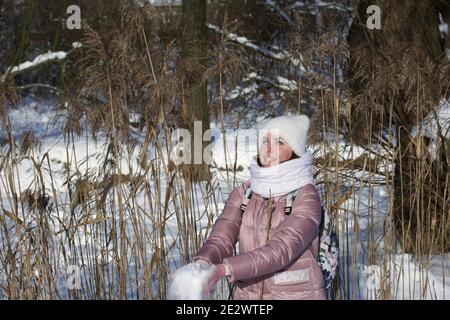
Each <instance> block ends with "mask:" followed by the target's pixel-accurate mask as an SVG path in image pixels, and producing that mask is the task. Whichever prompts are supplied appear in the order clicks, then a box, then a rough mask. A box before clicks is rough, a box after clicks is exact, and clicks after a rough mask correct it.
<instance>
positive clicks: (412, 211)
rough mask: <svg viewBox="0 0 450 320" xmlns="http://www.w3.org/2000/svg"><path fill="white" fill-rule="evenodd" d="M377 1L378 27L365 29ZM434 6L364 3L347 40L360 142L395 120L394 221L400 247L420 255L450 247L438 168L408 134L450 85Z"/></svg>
mask: <svg viewBox="0 0 450 320" xmlns="http://www.w3.org/2000/svg"><path fill="white" fill-rule="evenodd" d="M372 4H376V5H378V6H379V7H380V9H381V29H379V30H369V29H368V28H367V26H366V19H367V17H368V14H367V13H366V9H367V7H368V6H369V5H372ZM437 4H438V2H435V1H432V0H429V1H420V2H417V3H416V2H414V3H413V2H406V1H405V2H403V1H381V0H380V1H367V0H363V1H361V2H360V5H359V8H358V14H357V17H356V18H355V20H354V22H353V25H352V27H351V28H350V32H349V35H348V39H347V40H348V44H349V47H350V52H351V59H350V72H349V74H350V81H351V89H352V95H353V100H354V106H355V107H354V108H352V112H353V119H354V120H355V123H356V125H355V126H354V130H353V131H354V135H355V138H356V139H355V140H357V141H358V142H359V143H363V144H366V143H368V142H369V141H370V140H369V138H370V137H371V138H372V139H373V138H375V140H372V142H376V134H377V133H378V132H379V131H380V130H383V129H386V128H388V127H389V125H390V124H389V123H388V121H387V120H388V119H389V117H390V115H392V121H393V123H392V125H393V127H394V128H396V138H397V139H396V140H397V144H396V147H395V150H394V151H395V152H394V154H395V155H396V156H395V176H394V186H393V187H394V207H393V221H394V224H395V229H396V233H397V236H398V238H399V240H400V243H401V245H402V247H403V249H404V250H405V251H406V252H415V253H419V254H422V253H427V252H429V251H431V250H432V249H437V250H440V249H442V248H444V249H445V248H447V249H448V246H449V242H448V240H449V239H448V227H444V228H442V230H441V231H438V226H445V219H446V217H445V214H443V212H444V210H445V207H443V206H442V199H445V194H446V193H445V192H446V191H445V190H446V189H447V187H445V182H443V181H444V180H445V179H444V180H443V181H441V179H440V177H439V175H440V174H442V171H440V169H439V168H440V167H441V164H440V163H438V162H435V161H434V162H433V161H432V160H431V159H430V157H429V154H427V153H426V152H423V151H424V150H426V148H424V144H423V143H422V144H421V142H419V143H418V142H417V141H418V140H415V139H414V138H413V137H412V135H411V131H412V128H413V127H414V126H415V125H417V124H418V123H420V122H421V121H422V120H423V119H424V117H425V116H426V115H427V114H428V113H429V112H430V111H431V110H432V109H433V108H435V107H436V105H437V103H438V101H439V99H440V98H441V97H442V96H443V95H444V90H443V88H444V87H445V86H447V85H448V84H449V83H448V76H445V73H443V72H442V70H443V68H442V63H443V61H444V59H445V55H444V50H443V49H444V48H445V47H444V45H443V42H442V41H441V39H440V35H439V28H438V24H439V14H438V13H439V7H438V5H437ZM443 75H444V76H443ZM391 111H392V113H390V112H391ZM369 120H370V124H369ZM361 133H364V134H361ZM420 141H422V140H420ZM422 170H423V171H422ZM424 172H426V173H427V174H425V173H424ZM430 173H431V174H430ZM447 192H448V191H447ZM440 216H443V217H440Z"/></svg>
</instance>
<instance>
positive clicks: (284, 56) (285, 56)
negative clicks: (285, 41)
mask: <svg viewBox="0 0 450 320" xmlns="http://www.w3.org/2000/svg"><path fill="white" fill-rule="evenodd" d="M207 26H208V28H209V29H211V30H213V31H215V32H217V33H220V34H223V35H225V36H226V37H227V38H228V39H230V40H231V41H234V42H237V43H239V44H242V45H244V46H246V47H248V48H251V49H253V50H255V51H257V52H259V53H261V54H263V55H265V56H266V57H269V58H272V59H275V60H280V61H283V60H288V61H290V62H291V63H292V64H293V65H294V66H298V65H301V57H300V60H299V59H297V58H294V57H293V56H292V55H291V54H289V53H288V52H286V51H279V52H275V51H272V50H268V49H265V48H263V47H261V46H258V45H256V44H254V43H253V42H252V41H251V40H249V39H247V38H246V37H243V36H238V35H237V34H235V33H232V32H227V31H224V30H222V29H220V28H219V27H218V26H216V25H213V24H211V23H207ZM301 71H302V72H304V71H305V68H304V67H303V65H301Z"/></svg>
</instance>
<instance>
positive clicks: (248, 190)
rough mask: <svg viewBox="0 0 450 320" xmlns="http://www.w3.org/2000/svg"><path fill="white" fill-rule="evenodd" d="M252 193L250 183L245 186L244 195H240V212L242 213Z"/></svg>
mask: <svg viewBox="0 0 450 320" xmlns="http://www.w3.org/2000/svg"><path fill="white" fill-rule="evenodd" d="M252 195H253V192H252V189H251V188H250V185H248V186H247V188H246V189H245V193H244V196H243V197H242V203H241V207H240V209H241V214H244V212H245V209H247V204H248V202H249V201H250V199H251V197H252Z"/></svg>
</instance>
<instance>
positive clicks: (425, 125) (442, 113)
mask: <svg viewBox="0 0 450 320" xmlns="http://www.w3.org/2000/svg"><path fill="white" fill-rule="evenodd" d="M419 133H421V134H422V135H423V136H425V137H428V138H430V139H431V144H430V146H429V152H430V155H431V157H432V159H435V158H436V152H437V150H438V148H439V146H440V143H441V138H440V135H441V134H442V136H443V137H445V139H446V140H448V139H450V99H449V100H444V99H442V100H441V101H440V102H439V104H438V106H437V107H436V108H435V110H432V111H431V112H430V113H429V114H428V115H427V116H426V117H425V119H424V120H423V121H422V122H421V123H419V125H418V126H414V128H413V130H412V132H411V135H412V136H413V137H416V136H417V135H418V134H419Z"/></svg>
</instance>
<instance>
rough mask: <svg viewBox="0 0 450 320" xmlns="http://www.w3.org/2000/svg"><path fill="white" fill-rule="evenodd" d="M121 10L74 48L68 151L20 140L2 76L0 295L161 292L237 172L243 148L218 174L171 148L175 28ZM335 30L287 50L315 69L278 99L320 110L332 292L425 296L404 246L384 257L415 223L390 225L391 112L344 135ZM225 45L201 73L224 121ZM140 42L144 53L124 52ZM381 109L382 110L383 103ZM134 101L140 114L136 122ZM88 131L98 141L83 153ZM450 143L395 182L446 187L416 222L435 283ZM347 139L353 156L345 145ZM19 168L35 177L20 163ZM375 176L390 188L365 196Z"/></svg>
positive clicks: (146, 295) (318, 136)
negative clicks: (175, 158)
mask: <svg viewBox="0 0 450 320" xmlns="http://www.w3.org/2000/svg"><path fill="white" fill-rule="evenodd" d="M122 10H123V14H124V20H123V21H122V24H121V25H120V24H119V25H114V24H111V25H107V26H105V30H103V31H96V30H93V29H90V28H89V27H88V26H86V30H87V33H86V38H85V39H84V41H83V45H84V46H85V55H84V56H83V57H82V59H81V60H80V63H81V66H82V68H81V69H82V70H83V72H82V73H81V74H80V75H79V79H77V81H75V83H76V84H77V86H78V87H76V92H79V93H80V94H79V95H78V96H76V97H73V96H72V97H70V99H68V100H67V104H63V105H62V106H64V105H66V106H69V108H68V109H66V110H64V109H60V110H59V111H60V112H61V113H63V114H64V115H65V116H66V126H65V132H64V136H63V137H62V139H63V141H64V146H65V149H64V153H65V154H64V156H60V158H64V161H63V163H62V164H61V163H58V162H57V161H54V159H52V158H51V157H50V154H51V153H46V152H39V150H38V148H37V144H36V140H35V139H34V138H33V136H32V135H30V134H24V135H23V136H22V139H20V140H17V139H15V138H14V135H13V130H12V128H11V124H10V122H9V118H8V111H9V109H10V108H11V107H13V106H14V103H15V102H16V101H17V97H16V94H15V92H14V85H13V84H10V83H9V82H8V85H6V83H2V85H1V90H2V91H1V92H0V104H1V108H2V109H1V110H0V117H1V120H2V124H3V125H4V128H5V131H6V132H7V137H8V138H7V140H6V141H5V143H4V144H3V145H2V148H1V150H0V152H1V153H0V201H1V202H0V206H1V207H0V210H1V211H0V228H1V231H0V246H1V250H0V262H1V272H0V298H2V299H165V298H166V295H167V286H168V279H169V274H170V272H171V271H173V270H175V269H176V268H177V267H180V266H181V265H182V264H185V263H188V262H189V261H190V260H191V257H192V255H193V253H195V252H196V251H197V250H198V249H199V248H200V246H201V245H202V243H203V241H204V239H205V237H206V236H207V234H208V232H209V231H210V230H211V228H212V225H213V223H214V221H215V218H216V217H217V215H218V214H220V211H221V209H222V204H223V202H224V201H225V200H226V198H227V195H228V193H229V192H230V190H231V189H232V188H233V187H234V186H235V185H237V184H238V183H240V182H241V181H240V179H239V175H238V174H237V171H238V170H237V166H238V162H237V161H238V157H237V155H233V154H231V155H230V157H227V159H226V162H227V165H226V166H225V171H223V170H217V168H211V169H212V171H213V173H214V174H213V177H212V179H211V180H210V181H203V182H196V181H194V180H190V179H189V176H186V175H185V174H184V173H183V170H182V168H181V167H178V166H176V165H174V164H173V163H171V162H170V161H169V160H168V154H170V152H171V151H172V147H173V139H172V137H171V133H172V131H173V128H175V127H176V126H177V120H176V119H177V117H176V115H177V114H179V113H182V112H183V110H185V109H184V102H183V101H184V98H185V96H184V93H183V91H182V90H181V88H180V87H179V83H180V82H179V81H178V80H179V78H178V75H179V74H180V73H182V72H183V68H189V62H188V61H183V60H182V58H181V56H180V53H179V48H180V46H179V44H178V43H177V41H176V40H174V41H171V42H168V43H164V42H162V41H159V39H157V37H156V35H155V34H152V33H151V32H149V31H148V30H147V29H146V28H145V27H144V25H143V22H142V20H141V18H140V17H139V15H135V13H134V12H133V11H132V9H131V8H128V7H126V6H125V7H123V8H122ZM293 36H294V37H295V34H294V35H293ZM335 36H336V35H333V34H330V37H328V38H327V37H323V38H322V39H321V40H322V41H321V42H319V43H318V44H317V45H313V44H311V46H306V45H304V46H303V47H302V48H299V47H298V46H293V48H291V49H292V50H297V51H295V52H294V54H298V53H299V52H300V51H301V53H302V54H303V56H304V57H305V60H304V66H305V67H306V68H307V70H308V72H307V73H306V79H305V78H302V77H299V78H296V79H298V82H299V90H297V91H293V92H292V93H291V94H290V95H288V97H286V101H288V102H292V104H291V105H292V106H293V107H292V108H288V109H292V110H296V111H304V110H303V107H304V105H305V103H304V102H302V99H303V98H302V97H308V99H311V101H313V102H314V103H316V105H318V107H319V109H318V111H317V112H316V113H315V114H314V116H313V121H314V122H313V123H314V126H313V128H312V132H311V138H312V139H311V142H312V144H311V148H312V149H313V151H314V154H315V177H316V182H317V187H318V189H319V190H320V192H321V197H322V200H323V203H324V205H325V206H326V208H327V209H328V211H329V212H331V213H332V214H333V215H335V218H336V221H338V226H339V228H338V233H339V240H340V250H341V260H340V270H339V271H340V273H339V277H338V278H337V279H336V281H335V283H334V287H333V291H334V295H335V298H337V299H355V298H361V297H366V298H377V299H392V298H403V297H410V298H418V299H420V298H424V297H427V294H428V296H429V294H430V291H431V292H432V291H433V289H434V288H433V284H432V283H431V282H430V279H429V278H427V277H428V276H427V274H421V273H420V271H418V270H412V269H410V268H409V267H408V266H410V265H412V263H413V261H412V260H411V259H409V258H408V256H405V257H404V259H403V258H402V259H401V260H400V261H401V262H400V265H396V266H395V267H396V268H397V269H395V268H393V266H392V265H393V263H397V261H396V260H393V259H395V255H396V254H398V253H399V252H401V248H403V247H405V244H404V243H402V242H405V241H409V239H408V236H407V235H408V233H410V232H411V231H410V228H409V225H408V223H404V224H402V228H403V229H401V231H402V232H400V233H399V232H398V229H396V228H395V227H394V221H393V204H394V201H393V198H394V187H393V178H394V176H393V175H394V172H395V171H393V167H394V166H395V165H396V164H397V163H398V161H397V160H398V157H399V156H400V155H399V153H398V149H397V148H395V145H393V144H392V143H391V142H390V141H391V140H390V138H392V137H396V132H395V130H393V128H392V122H389V121H388V123H389V125H388V126H387V127H386V128H382V129H385V131H383V134H382V132H381V128H380V127H379V126H376V125H375V124H373V126H372V123H371V122H370V121H369V122H368V125H367V128H366V129H367V132H373V133H374V134H373V136H374V137H375V138H373V139H372V138H370V139H369V141H370V142H369V144H368V145H363V144H361V143H360V141H359V140H357V139H354V138H353V137H354V136H353V135H351V134H349V131H351V128H352V127H353V125H354V123H353V121H355V119H354V118H352V117H351V114H352V113H351V108H352V105H351V100H350V99H348V97H349V94H348V90H346V87H345V84H344V83H342V82H341V81H339V74H338V67H339V66H340V65H341V63H345V59H346V56H347V54H348V52H346V49H345V47H342V46H340V45H339V44H338V43H336V42H335ZM220 43H221V44H220ZM219 44H220V45H219V46H218V49H217V51H216V53H217V54H216V55H215V56H216V57H217V59H216V61H215V63H214V67H212V68H210V69H209V70H208V72H207V73H206V76H205V78H207V79H215V81H214V85H215V90H217V91H215V97H216V99H215V100H214V101H215V103H216V105H217V108H216V109H215V110H217V114H218V115H219V120H220V124H221V126H222V128H225V121H224V118H225V114H226V111H227V108H226V105H225V102H224V97H223V95H222V89H223V87H224V82H225V80H224V79H225V78H226V77H228V76H231V75H233V73H240V72H241V70H243V69H245V64H246V62H245V61H242V59H240V58H239V56H240V55H244V54H245V53H244V52H242V51H241V50H240V49H236V51H231V54H229V51H227V52H225V51H224V50H221V49H220V48H224V47H226V46H229V45H230V44H229V43H228V42H227V41H226V40H225V39H224V38H222V39H221V41H219ZM139 46H140V47H141V48H144V51H139V50H135V49H133V48H137V47H139ZM143 53H144V54H143ZM313 57H314V58H313ZM227 67H229V68H228V69H227ZM317 67H319V68H317ZM230 72H231V75H230ZM324 74H326V75H331V77H330V76H324ZM231 80H232V79H231ZM383 108H386V110H387V114H388V115H390V114H391V113H390V112H391V111H392V110H391V109H390V106H389V105H386V106H383ZM372 112H373V111H369V112H367V114H366V115H365V116H366V118H367V119H369V120H370V119H372V116H374V114H372ZM134 113H137V114H139V119H138V121H135V122H130V120H129V119H130V116H131V115H132V114H134ZM356 120H357V119H356ZM238 123H239V119H238ZM386 132H387V135H386ZM339 134H341V135H342V137H343V138H345V139H344V140H342V139H340V136H339ZM442 134H443V135H444V133H442ZM91 137H92V138H91ZM371 137H372V135H371ZM92 139H94V140H96V141H98V142H99V143H100V144H101V145H102V147H101V148H98V149H97V150H96V151H91V149H90V147H91V146H92V141H93V140H92ZM397 139H398V137H397ZM83 140H84V142H83V147H84V148H83V149H85V150H83V155H81V154H80V153H81V151H80V150H82V148H80V146H81V145H82V143H81V141H83ZM411 141H412V143H417V144H419V145H420V146H421V148H419V149H418V150H420V151H421V152H424V153H427V152H428V149H427V148H424V147H423V146H424V138H423V136H420V135H419V136H418V137H417V138H415V139H411ZM236 143H237V140H236ZM446 143H447V145H446V146H445V147H443V148H444V149H439V151H438V152H439V153H438V154H437V156H436V158H437V159H442V158H444V159H445V161H443V162H441V165H442V166H443V168H444V171H436V169H435V165H436V163H433V162H431V161H428V160H427V161H419V160H418V161H415V162H411V163H410V167H408V170H409V172H410V178H411V180H408V181H402V183H403V184H405V185H406V184H410V183H411V181H417V180H420V181H423V183H422V184H414V186H415V187H414V188H412V189H409V190H410V191H409V192H410V193H409V194H408V195H406V194H405V198H406V196H407V197H408V201H409V199H420V198H421V197H422V195H423V193H424V192H425V191H427V192H428V191H432V190H433V186H434V187H435V188H444V190H439V194H443V195H444V196H445V198H443V199H439V201H441V204H443V205H441V206H439V207H438V208H439V209H438V212H436V214H440V215H441V217H444V218H443V219H439V220H435V221H434V222H433V221H431V223H427V224H423V225H418V226H416V229H415V230H416V232H417V235H418V236H417V237H415V241H416V245H415V246H414V250H413V252H412V253H413V255H414V257H415V259H416V260H415V261H414V265H416V264H417V265H421V266H424V267H426V266H427V265H428V264H429V263H430V259H431V257H436V256H438V257H439V256H440V257H441V258H442V264H441V270H440V271H442V275H444V276H443V277H444V278H443V279H440V280H442V281H444V282H445V281H446V279H445V274H446V273H447V274H448V268H449V266H448V257H447V256H446V254H447V251H448V250H447V249H448V248H445V247H444V246H442V245H440V244H439V242H437V241H436V239H435V238H431V239H427V238H426V237H432V235H433V234H436V235H438V237H443V238H445V237H448V234H449V206H448V205H449V201H448V194H449V190H448V186H449V183H448V141H447V142H446ZM343 150H345V151H346V152H348V154H349V156H348V157H343V156H342V154H343ZM361 150H363V151H361ZM442 150H444V151H445V152H444V153H442ZM225 153H226V152H225ZM359 153H361V154H359ZM426 159H429V158H426ZM26 166H28V167H29V168H31V176H32V179H28V178H27V177H28V174H29V173H28V172H25V171H24V170H23V168H24V167H26ZM405 176H406V175H403V177H405ZM23 181H31V182H29V183H27V184H23ZM438 181H443V183H442V182H439V183H437V182H438ZM380 187H382V188H383V190H384V192H385V195H384V196H381V198H385V199H386V201H385V202H382V203H381V204H380V203H376V202H375V203H372V202H371V201H375V200H376V199H377V197H376V193H377V192H378V190H379V188H380ZM442 191H443V192H442ZM435 192H436V193H437V191H436V190H435ZM367 195H369V196H368V197H367ZM372 195H375V196H374V197H372ZM430 205H431V204H429V205H428V206H426V205H420V206H418V202H417V201H412V200H411V202H410V206H411V210H413V211H414V212H416V214H417V216H419V217H421V219H422V220H424V219H425V220H426V219H430V217H431V216H430V214H429V212H430V211H429V206H430ZM362 212H364V216H362V214H361V213H362ZM361 221H365V223H366V225H364V224H362V223H361ZM363 227H364V230H361V229H362V228H363ZM428 228H432V230H431V231H432V232H430V230H429V229H428ZM379 235H381V237H379ZM424 248H426V250H424ZM400 257H401V256H400ZM363 266H365V267H368V266H376V267H378V268H379V269H377V270H380V271H381V273H380V277H379V279H378V280H379V285H378V286H377V287H376V288H375V289H374V290H372V291H370V292H368V291H366V292H361V291H362V290H366V289H365V286H361V285H360V284H362V283H365V282H366V281H367V279H361V278H360V275H361V274H362V273H361V272H360V271H361V270H360V269H361V267H363ZM394 271H395V273H394ZM78 272H79V273H80V274H78ZM367 274H368V275H371V273H370V272H369V273H367ZM78 275H79V276H78ZM411 278H417V279H418V280H419V281H418V282H414V281H411ZM77 280H80V283H77ZM408 282H410V283H411V287H408V288H409V289H408V290H410V288H412V289H415V288H414V285H418V286H419V288H418V289H419V290H418V291H419V294H418V295H416V296H414V295H413V292H401V290H404V288H402V286H403V285H404V284H405V283H408ZM223 284H224V287H223V288H221V291H220V293H219V297H221V298H227V297H228V291H229V289H230V288H229V286H228V285H227V284H226V283H223ZM78 285H79V286H78ZM399 290H400V291H399ZM431 296H432V297H433V294H431ZM446 298H448V297H446Z"/></svg>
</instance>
